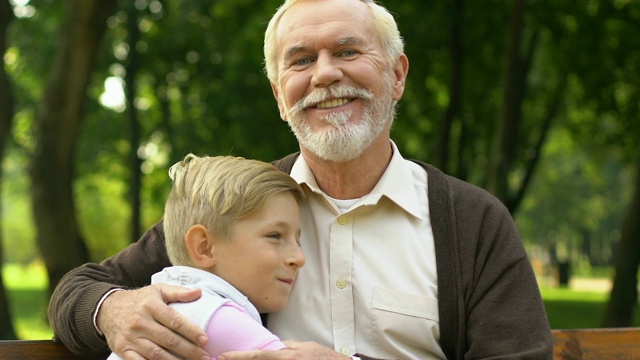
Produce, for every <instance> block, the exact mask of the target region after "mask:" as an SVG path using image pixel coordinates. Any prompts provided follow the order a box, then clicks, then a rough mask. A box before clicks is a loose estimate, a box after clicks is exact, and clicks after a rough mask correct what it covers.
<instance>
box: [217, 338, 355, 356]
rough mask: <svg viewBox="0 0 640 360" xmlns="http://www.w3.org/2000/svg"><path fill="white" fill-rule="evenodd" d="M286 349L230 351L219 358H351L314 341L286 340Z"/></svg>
mask: <svg viewBox="0 0 640 360" xmlns="http://www.w3.org/2000/svg"><path fill="white" fill-rule="evenodd" d="M284 343H285V345H287V348H286V349H282V350H278V351H274V350H250V351H230V352H227V353H224V354H220V355H218V360H293V359H298V360H325V359H329V360H330V359H336V360H338V359H339V360H345V359H349V357H348V356H345V355H342V354H340V353H338V352H335V351H333V350H332V349H329V348H326V347H324V346H321V345H319V344H317V343H314V342H300V341H294V340H286V341H284Z"/></svg>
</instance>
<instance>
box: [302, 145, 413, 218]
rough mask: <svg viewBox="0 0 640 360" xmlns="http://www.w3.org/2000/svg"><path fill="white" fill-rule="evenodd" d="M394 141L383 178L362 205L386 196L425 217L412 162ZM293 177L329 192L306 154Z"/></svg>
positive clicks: (371, 203)
mask: <svg viewBox="0 0 640 360" xmlns="http://www.w3.org/2000/svg"><path fill="white" fill-rule="evenodd" d="M390 141H391V147H392V149H393V155H392V157H391V161H390V162H389V166H387V169H386V170H385V172H384V173H383V174H382V177H381V178H380V181H378V183H377V184H376V186H375V187H374V188H373V190H372V191H371V193H369V194H368V195H365V196H363V197H362V198H361V199H360V202H359V205H375V204H377V203H378V201H379V200H380V198H382V197H383V196H384V197H387V198H388V199H389V200H391V201H392V202H393V203H394V204H396V205H397V206H398V207H400V208H402V209H403V210H404V211H406V212H408V213H409V214H411V215H412V216H414V217H416V218H417V219H420V220H424V219H423V218H422V215H421V212H420V204H419V203H418V199H419V197H418V196H417V194H416V186H415V184H414V181H415V177H414V175H413V173H412V171H411V164H412V163H411V162H410V161H408V160H405V159H404V158H403V157H402V155H401V154H400V151H398V147H397V146H396V144H395V143H394V142H393V141H392V140H390ZM291 177H293V178H294V179H295V180H296V181H297V182H298V183H299V184H301V185H302V184H306V185H307V186H308V187H309V189H310V190H311V191H313V192H315V193H318V194H322V195H323V196H327V195H326V194H325V193H324V191H322V190H321V189H320V187H318V183H317V182H316V178H315V177H314V176H313V172H311V169H310V168H309V166H308V165H307V163H306V161H305V160H304V157H303V156H302V155H301V156H299V157H298V159H297V160H296V162H295V163H294V164H293V167H292V169H291Z"/></svg>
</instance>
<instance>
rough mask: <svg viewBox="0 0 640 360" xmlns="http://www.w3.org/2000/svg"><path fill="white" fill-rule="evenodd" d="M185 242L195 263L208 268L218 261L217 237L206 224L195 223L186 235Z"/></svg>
mask: <svg viewBox="0 0 640 360" xmlns="http://www.w3.org/2000/svg"><path fill="white" fill-rule="evenodd" d="M184 244H185V246H186V248H187V251H188V252H189V258H190V259H191V261H192V262H193V263H194V265H196V266H198V267H200V268H203V269H208V268H211V267H213V266H214V265H215V264H216V262H217V259H216V252H215V239H214V237H213V235H212V234H211V232H210V231H209V229H207V228H206V227H205V226H204V225H200V224H198V225H193V226H192V227H190V228H189V230H187V233H186V235H185V236H184Z"/></svg>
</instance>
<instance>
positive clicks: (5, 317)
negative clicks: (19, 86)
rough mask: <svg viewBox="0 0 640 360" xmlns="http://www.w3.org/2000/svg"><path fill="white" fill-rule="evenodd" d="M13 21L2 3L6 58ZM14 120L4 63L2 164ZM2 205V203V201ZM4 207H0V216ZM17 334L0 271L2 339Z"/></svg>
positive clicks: (0, 42)
mask: <svg viewBox="0 0 640 360" xmlns="http://www.w3.org/2000/svg"><path fill="white" fill-rule="evenodd" d="M12 20H13V9H11V5H10V4H9V2H8V1H1V2H0V55H3V56H4V53H5V51H6V50H7V29H8V28H9V23H11V21H12ZM12 119H13V94H12V92H11V82H10V81H9V78H8V76H7V73H6V71H5V68H4V61H2V66H0V164H2V159H4V149H5V147H6V143H7V140H8V139H9V134H10V133H11V123H12ZM1 199H2V166H0V200H1ZM0 204H2V201H0ZM1 214H2V207H0V215H1ZM2 234H3V231H2V225H1V224H0V269H2V264H3V259H4V255H3V253H4V251H3V241H2V237H3V235H2ZM15 338H16V333H15V330H14V329H13V322H12V321H11V316H10V311H9V297H8V296H7V292H6V291H5V286H4V280H3V277H2V272H1V271H0V339H15Z"/></svg>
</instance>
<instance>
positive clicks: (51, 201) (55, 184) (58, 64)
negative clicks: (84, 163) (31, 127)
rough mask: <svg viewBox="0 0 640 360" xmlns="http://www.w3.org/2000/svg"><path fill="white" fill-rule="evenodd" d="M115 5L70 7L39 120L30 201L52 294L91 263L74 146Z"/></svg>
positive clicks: (81, 2) (82, 0) (99, 0)
mask: <svg viewBox="0 0 640 360" xmlns="http://www.w3.org/2000/svg"><path fill="white" fill-rule="evenodd" d="M115 3H116V1H115V0H109V1H106V0H93V1H86V0H74V1H69V2H67V14H66V17H65V19H64V21H63V23H62V24H61V26H60V31H59V33H58V48H57V52H56V55H55V58H54V61H53V65H52V67H51V70H50V74H49V78H48V80H47V83H46V87H45V91H44V96H43V99H42V105H41V107H40V111H39V115H38V119H37V125H36V126H37V129H36V140H37V144H36V148H35V150H34V153H33V157H32V162H31V167H30V175H31V181H32V191H31V196H32V206H33V212H34V218H35V222H36V227H37V236H36V240H37V243H38V246H39V248H40V252H41V254H42V256H43V258H44V260H45V265H46V267H47V272H48V275H49V290H50V291H52V290H53V289H54V288H55V286H56V284H57V283H58V281H59V280H60V279H61V278H62V276H63V275H64V274H66V273H67V272H68V271H69V270H71V269H72V268H74V267H76V266H79V265H80V264H82V263H84V262H87V261H88V254H87V249H86V246H85V243H84V240H83V238H82V236H81V235H80V233H79V230H78V225H77V219H76V213H75V206H74V200H73V198H74V197H73V190H72V185H73V180H74V173H75V171H74V155H75V145H76V141H77V137H78V134H79V131H80V128H81V124H82V113H83V107H84V101H85V99H86V96H85V92H86V89H87V84H88V81H89V76H90V74H91V72H92V69H93V64H94V61H95V57H96V53H97V49H98V44H100V39H101V38H102V36H103V34H104V32H105V29H106V20H107V17H108V16H109V14H110V13H111V10H112V8H113V7H114V5H115Z"/></svg>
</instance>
